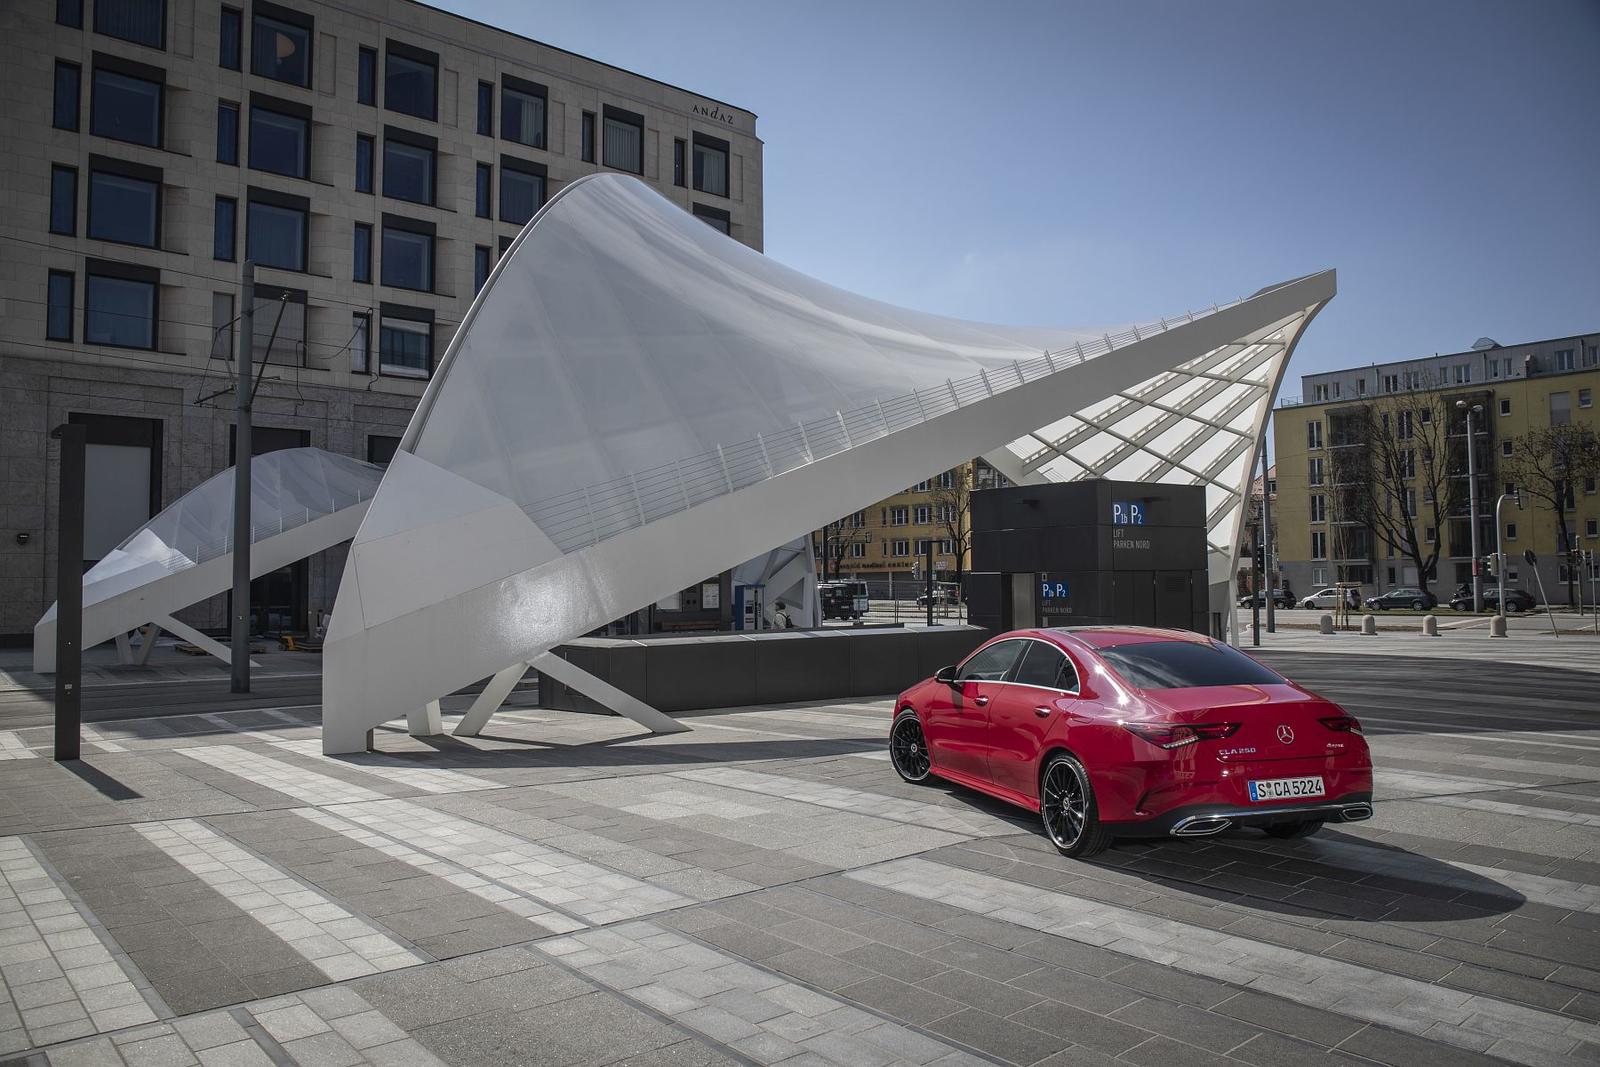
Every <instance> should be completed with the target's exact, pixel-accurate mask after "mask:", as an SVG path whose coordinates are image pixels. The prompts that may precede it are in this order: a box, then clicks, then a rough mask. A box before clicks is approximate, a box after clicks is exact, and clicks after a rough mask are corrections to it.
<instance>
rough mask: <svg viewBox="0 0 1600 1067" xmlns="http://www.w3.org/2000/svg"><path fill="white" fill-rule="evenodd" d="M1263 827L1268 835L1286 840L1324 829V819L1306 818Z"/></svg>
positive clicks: (1307, 835) (1306, 835)
mask: <svg viewBox="0 0 1600 1067" xmlns="http://www.w3.org/2000/svg"><path fill="white" fill-rule="evenodd" d="M1262 829H1264V830H1265V831H1266V832H1267V836H1268V837H1276V838H1278V839H1279V840H1283V841H1286V840H1290V839H1292V838H1296V837H1310V836H1311V835H1312V834H1314V833H1316V832H1317V831H1318V830H1320V829H1322V820H1321V819H1305V820H1303V821H1301V822H1288V823H1281V824H1280V825H1278V826H1264V827H1262Z"/></svg>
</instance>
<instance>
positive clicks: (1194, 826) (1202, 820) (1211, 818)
mask: <svg viewBox="0 0 1600 1067" xmlns="http://www.w3.org/2000/svg"><path fill="white" fill-rule="evenodd" d="M1232 825H1233V820H1232V819H1224V818H1223V817H1222V816H1220V815H1191V816H1189V818H1187V819H1183V820H1181V821H1180V822H1179V823H1178V824H1177V825H1176V826H1174V827H1173V828H1172V836H1173V837H1207V836H1209V835H1211V834H1220V833H1221V832H1222V831H1224V830H1226V829H1227V828H1228V827H1230V826H1232Z"/></svg>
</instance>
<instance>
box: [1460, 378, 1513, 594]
mask: <svg viewBox="0 0 1600 1067" xmlns="http://www.w3.org/2000/svg"><path fill="white" fill-rule="evenodd" d="M1456 407H1457V408H1460V409H1462V410H1464V411H1465V412H1466V413H1467V501H1468V505H1467V506H1468V515H1469V519H1470V521H1471V523H1472V610H1473V612H1474V613H1476V612H1480V611H1482V610H1483V570H1482V562H1483V561H1482V560H1481V559H1480V558H1479V557H1478V462H1477V459H1476V458H1475V453H1476V452H1477V449H1476V448H1475V447H1474V444H1475V442H1474V440H1473V436H1472V433H1473V426H1472V416H1473V415H1475V414H1476V415H1481V414H1483V405H1482V404H1473V405H1472V406H1470V407H1468V406H1467V402H1466V401H1465V400H1457V401H1456ZM1496 540H1497V541H1498V538H1497V539H1496ZM1501 610H1502V611H1504V610H1505V601H1504V600H1502V601H1501Z"/></svg>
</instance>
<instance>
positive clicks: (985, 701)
mask: <svg viewBox="0 0 1600 1067" xmlns="http://www.w3.org/2000/svg"><path fill="white" fill-rule="evenodd" d="M972 702H973V703H974V704H976V705H978V707H980V708H981V707H984V706H985V705H987V704H988V703H989V698H988V697H973V698H972Z"/></svg>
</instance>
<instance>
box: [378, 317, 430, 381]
mask: <svg viewBox="0 0 1600 1067" xmlns="http://www.w3.org/2000/svg"><path fill="white" fill-rule="evenodd" d="M378 369H379V371H380V372H381V373H383V374H393V375H399V376H400V377H403V378H426V377H427V376H428V375H429V373H431V371H432V369H433V322H432V321H431V320H418V319H414V318H408V317H405V316H404V315H402V314H397V313H396V312H395V311H394V310H393V309H387V308H386V309H385V310H384V312H383V320H382V324H381V325H380V327H379V329H378Z"/></svg>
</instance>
